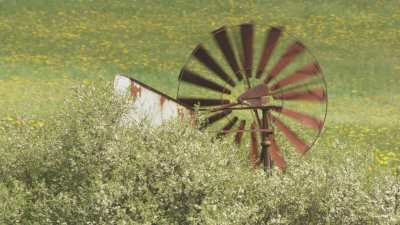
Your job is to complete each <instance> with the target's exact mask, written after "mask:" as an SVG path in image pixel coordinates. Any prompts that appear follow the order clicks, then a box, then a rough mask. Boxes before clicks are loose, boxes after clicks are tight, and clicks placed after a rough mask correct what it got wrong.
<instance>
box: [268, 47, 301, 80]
mask: <svg viewBox="0 0 400 225" xmlns="http://www.w3.org/2000/svg"><path fill="white" fill-rule="evenodd" d="M304 50H305V47H304V45H303V44H302V43H300V42H298V41H296V42H294V43H293V44H292V45H291V46H289V48H287V50H286V52H285V53H284V54H283V55H282V56H281V58H280V59H279V61H278V62H277V63H276V64H275V66H274V67H273V68H272V70H271V72H270V73H269V74H268V76H267V78H266V79H265V81H264V82H265V83H266V84H268V83H269V82H270V81H272V80H273V79H274V78H275V77H276V76H277V75H278V74H279V73H280V72H281V71H282V70H283V69H285V68H286V66H287V65H289V64H290V63H291V62H292V61H293V60H294V59H295V58H296V57H297V56H298V55H300V54H301V53H302V52H303V51H304Z"/></svg>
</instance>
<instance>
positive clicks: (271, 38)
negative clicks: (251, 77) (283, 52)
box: [256, 27, 282, 79]
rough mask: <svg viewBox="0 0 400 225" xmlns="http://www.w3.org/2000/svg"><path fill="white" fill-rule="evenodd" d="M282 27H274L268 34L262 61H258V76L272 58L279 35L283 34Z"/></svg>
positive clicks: (257, 76)
mask: <svg viewBox="0 0 400 225" xmlns="http://www.w3.org/2000/svg"><path fill="white" fill-rule="evenodd" d="M281 33H282V28H277V27H272V28H271V29H270V30H269V32H268V36H267V37H266V39H265V44H264V48H263V51H262V54H261V57H260V62H259V63H258V67H257V72H256V78H257V79H258V78H260V77H261V75H262V74H263V73H264V70H265V67H266V66H267V64H268V61H269V59H270V58H271V55H272V52H273V51H274V49H275V47H276V45H277V43H278V40H279V37H280V36H281Z"/></svg>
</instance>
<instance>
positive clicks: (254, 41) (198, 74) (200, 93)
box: [177, 23, 327, 169]
mask: <svg viewBox="0 0 400 225" xmlns="http://www.w3.org/2000/svg"><path fill="white" fill-rule="evenodd" d="M177 100H178V102H179V103H181V104H183V105H186V106H188V107H191V108H195V109H197V110H198V111H199V113H200V114H204V116H205V117H206V118H205V119H204V121H203V122H202V123H201V124H200V126H199V127H200V129H203V130H206V131H209V132H215V136H216V137H229V136H230V137H231V138H232V139H233V140H232V141H234V142H235V143H236V144H238V145H241V144H243V142H245V141H244V140H246V143H249V144H248V145H250V152H249V153H248V154H249V158H250V162H251V164H252V166H253V167H256V166H258V165H259V164H263V165H264V168H266V169H268V168H271V167H272V165H276V166H278V167H279V168H281V169H285V168H286V166H287V165H286V162H285V160H284V157H285V155H286V154H291V152H297V153H300V154H305V153H306V152H307V151H308V150H309V149H310V148H311V147H312V146H313V145H314V143H315V142H316V140H317V139H318V137H319V136H320V134H321V130H322V128H323V126H324V122H325V117H326V112H327V89H326V83H325V80H324V78H323V74H322V71H321V68H320V66H319V64H318V62H317V60H316V59H315V58H314V57H313V56H312V55H311V54H310V52H309V51H308V50H307V49H306V47H305V45H304V44H302V43H301V42H300V41H298V40H295V39H293V38H292V37H291V36H289V35H287V34H286V33H284V32H283V28H281V27H271V28H267V29H264V28H257V32H256V26H255V25H254V24H252V23H244V24H241V25H239V26H233V27H226V26H223V27H221V28H219V29H217V30H215V31H213V32H212V33H211V37H210V38H209V40H206V41H205V42H203V43H201V44H199V45H197V46H196V48H195V49H194V51H193V52H192V54H191V55H190V57H189V59H188V61H187V63H186V64H185V65H184V67H183V68H182V70H181V73H180V76H179V88H178V96H177ZM246 154H247V153H246Z"/></svg>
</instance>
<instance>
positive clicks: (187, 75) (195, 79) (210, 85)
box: [179, 69, 231, 94]
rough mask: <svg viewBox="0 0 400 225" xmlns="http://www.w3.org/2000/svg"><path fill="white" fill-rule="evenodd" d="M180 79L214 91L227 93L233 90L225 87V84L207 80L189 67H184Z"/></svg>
mask: <svg viewBox="0 0 400 225" xmlns="http://www.w3.org/2000/svg"><path fill="white" fill-rule="evenodd" d="M179 80H181V81H184V82H187V83H190V84H193V85H196V86H199V87H203V88H207V89H210V90H213V91H217V92H221V93H225V94H230V93H231V91H230V90H229V89H226V88H224V87H223V86H221V85H219V84H217V83H214V82H213V81H210V80H207V79H205V78H203V77H201V76H200V75H198V74H196V73H194V72H192V71H189V70H187V69H183V70H182V73H181V76H180V77H179Z"/></svg>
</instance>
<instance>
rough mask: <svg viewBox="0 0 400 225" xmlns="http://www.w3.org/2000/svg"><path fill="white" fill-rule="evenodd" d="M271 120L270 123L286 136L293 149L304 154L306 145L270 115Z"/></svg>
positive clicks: (306, 148)
mask: <svg viewBox="0 0 400 225" xmlns="http://www.w3.org/2000/svg"><path fill="white" fill-rule="evenodd" d="M270 116H271V118H272V122H273V123H274V124H275V125H276V127H277V128H278V129H279V130H280V131H282V133H283V134H284V135H285V136H286V138H287V139H288V140H289V142H290V143H291V144H292V145H293V146H294V147H295V149H296V151H297V152H299V153H300V154H304V153H306V152H307V150H308V149H309V147H308V145H307V144H306V143H305V142H304V141H303V140H301V139H300V138H299V137H298V136H297V134H295V133H294V132H293V131H292V130H291V129H290V128H289V127H287V126H286V125H285V124H284V123H283V122H282V121H281V120H279V119H278V118H276V117H274V116H272V115H270Z"/></svg>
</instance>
